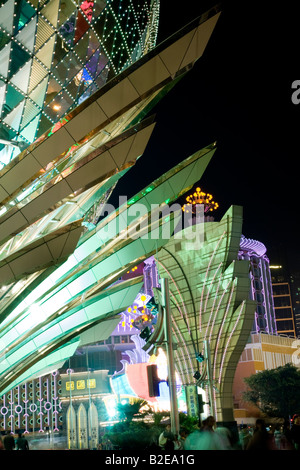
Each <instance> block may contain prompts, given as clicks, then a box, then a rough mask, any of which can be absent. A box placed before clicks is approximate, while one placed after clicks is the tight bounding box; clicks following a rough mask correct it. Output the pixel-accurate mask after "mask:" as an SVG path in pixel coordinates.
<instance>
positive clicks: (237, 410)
mask: <svg viewBox="0 0 300 470" xmlns="http://www.w3.org/2000/svg"><path fill="white" fill-rule="evenodd" d="M297 350H298V351H299V343H298V342H297V340H296V341H295V340H294V339H293V338H289V337H288V336H283V335H279V334H277V335H269V334H266V333H265V332H261V333H253V334H251V337H250V341H248V342H247V345H246V347H245V349H244V351H243V353H242V355H241V357H240V360H239V362H238V365H237V368H236V372H235V377H234V384H233V396H234V417H235V419H236V421H237V423H238V424H246V423H247V424H255V420H256V418H257V417H259V416H260V411H259V410H258V409H257V408H256V407H254V406H253V405H251V404H249V403H245V402H244V401H243V397H242V394H243V392H244V391H246V384H245V382H244V378H245V377H249V376H250V375H252V374H256V373H257V372H260V371H263V370H269V369H275V368H276V367H280V366H284V365H285V364H289V363H294V358H293V356H296V359H297V361H298V353H297Z"/></svg>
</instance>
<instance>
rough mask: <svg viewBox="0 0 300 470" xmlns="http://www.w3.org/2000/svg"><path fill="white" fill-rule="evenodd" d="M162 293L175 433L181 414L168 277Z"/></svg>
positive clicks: (172, 423)
mask: <svg viewBox="0 0 300 470" xmlns="http://www.w3.org/2000/svg"><path fill="white" fill-rule="evenodd" d="M161 281H162V282H161V293H162V296H161V298H162V308H163V316H164V318H163V320H164V323H163V328H164V337H165V344H166V353H167V364H168V377H169V390H170V418H171V431H172V433H173V434H178V432H179V415H178V405H177V393H176V380H175V366H174V351H173V341H172V328H171V309H170V294H169V280H168V279H167V278H162V279H161Z"/></svg>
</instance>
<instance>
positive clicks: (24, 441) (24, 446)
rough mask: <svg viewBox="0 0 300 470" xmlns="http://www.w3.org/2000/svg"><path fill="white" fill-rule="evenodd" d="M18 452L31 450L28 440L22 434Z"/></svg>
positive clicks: (20, 434) (18, 443)
mask: <svg viewBox="0 0 300 470" xmlns="http://www.w3.org/2000/svg"><path fill="white" fill-rule="evenodd" d="M17 450H29V444H28V441H27V439H26V438H25V437H24V436H23V434H22V433H19V437H18V439H17Z"/></svg>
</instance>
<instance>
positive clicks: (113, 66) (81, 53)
mask: <svg viewBox="0 0 300 470" xmlns="http://www.w3.org/2000/svg"><path fill="white" fill-rule="evenodd" d="M158 13H159V0H155V1H154V2H153V1H152V2H150V0H141V1H137V0H130V1H129V0H95V1H83V2H81V1H76V0H31V1H25V0H18V1H14V0H6V1H2V2H1V3H0V169H1V168H2V167H3V166H4V165H6V164H7V163H8V162H9V161H10V160H11V159H12V158H13V157H14V156H16V155H17V154H19V152H20V150H22V149H23V148H24V147H25V146H27V145H28V144H30V143H32V142H33V141H34V140H35V138H37V137H39V136H40V135H41V134H43V132H45V130H47V129H49V128H50V127H51V126H52V125H53V124H54V123H56V122H57V121H58V120H59V119H61V118H62V117H63V116H64V115H65V114H66V113H67V112H68V111H70V110H71V109H73V108H74V107H75V106H76V105H77V104H79V103H81V102H82V101H84V100H85V99H86V98H87V97H88V96H90V95H91V94H93V93H94V92H95V91H97V90H98V89H99V88H101V87H102V86H103V85H104V84H105V83H106V81H107V80H109V79H110V78H112V77H113V76H115V75H117V74H118V73H120V72H121V71H122V70H123V69H124V68H126V67H127V66H128V65H130V64H132V63H133V62H134V61H135V60H137V59H138V58H139V57H141V56H142V55H143V54H144V53H145V52H148V51H149V50H150V49H152V48H153V47H154V45H155V41H156V33H157V26H158ZM9 143H10V144H9Z"/></svg>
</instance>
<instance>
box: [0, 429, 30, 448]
mask: <svg viewBox="0 0 300 470" xmlns="http://www.w3.org/2000/svg"><path fill="white" fill-rule="evenodd" d="M0 450H29V444H28V440H27V439H26V438H25V437H24V435H23V434H22V433H21V432H19V433H18V437H17V438H15V437H14V436H13V434H11V433H10V432H6V433H5V435H4V437H2V436H0Z"/></svg>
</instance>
